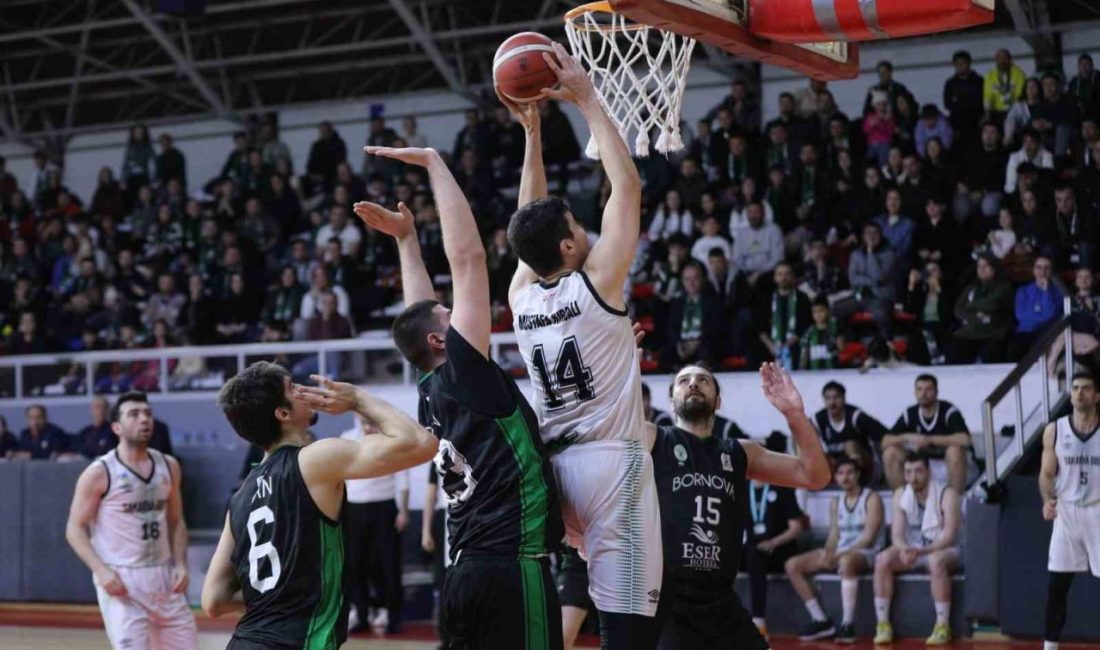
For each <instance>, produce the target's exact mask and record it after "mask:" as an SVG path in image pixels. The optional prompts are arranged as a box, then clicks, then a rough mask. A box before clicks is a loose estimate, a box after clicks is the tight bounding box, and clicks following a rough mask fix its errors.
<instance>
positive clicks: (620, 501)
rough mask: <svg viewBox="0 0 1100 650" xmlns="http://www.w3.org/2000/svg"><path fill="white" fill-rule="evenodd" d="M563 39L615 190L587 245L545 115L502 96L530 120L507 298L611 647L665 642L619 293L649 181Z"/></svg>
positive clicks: (644, 456) (569, 80) (576, 98)
mask: <svg viewBox="0 0 1100 650" xmlns="http://www.w3.org/2000/svg"><path fill="white" fill-rule="evenodd" d="M554 50H555V52H556V54H557V61H554V59H552V58H551V57H549V56H545V59H546V61H547V65H548V66H550V68H551V69H552V70H554V72H555V74H556V75H557V77H558V81H559V82H560V87H559V88H557V89H546V90H544V91H543V92H544V93H545V94H546V95H547V96H549V97H551V98H553V99H557V100H562V101H568V102H571V103H573V104H576V105H577V108H578V109H579V110H580V113H581V116H582V117H583V118H584V120H585V122H586V123H587V124H588V126H589V128H590V129H591V131H592V135H593V137H594V138H595V141H596V143H597V145H598V146H599V150H600V158H601V163H602V165H603V168H604V171H605V172H606V173H607V177H608V180H609V182H610V184H611V194H610V196H609V198H608V200H607V205H606V208H605V209H604V212H603V221H602V224H603V225H602V231H601V237H600V239H599V241H598V242H596V243H595V244H594V245H592V246H591V247H589V243H588V233H587V232H585V230H584V228H583V227H582V226H581V225H580V224H578V223H577V221H576V219H575V218H574V215H573V213H572V211H571V210H570V209H569V206H568V205H567V204H566V203H565V202H564V201H562V200H561V199H558V198H547V192H546V173H545V169H544V167H543V161H542V149H541V144H540V141H539V127H538V124H539V123H538V121H537V120H536V119H534V118H533V117H525V115H524V113H523V112H522V111H521V110H520V109H519V108H518V107H516V106H515V105H513V104H511V103H510V102H505V103H506V104H507V105H509V108H510V109H511V110H512V112H513V113H516V114H517V115H519V118H520V121H521V122H523V123H524V124H525V126H526V127H527V129H526V130H527V143H526V152H525V154H524V165H523V174H522V176H521V179H520V197H519V205H520V207H519V209H518V210H517V211H516V212H515V214H513V215H512V218H511V221H510V223H509V226H508V241H509V242H510V243H511V245H512V249H513V250H514V251H515V252H516V255H517V256H518V257H519V259H520V260H521V263H520V264H519V266H518V267H517V270H516V274H515V276H514V277H513V279H512V284H511V286H510V287H509V292H508V296H509V304H510V305H511V307H512V313H513V321H514V324H515V330H516V339H517V342H518V343H519V348H520V353H521V354H522V355H523V359H524V362H525V363H526V365H527V371H528V374H529V376H530V377H531V378H532V384H533V385H534V389H535V393H536V395H537V399H536V400H535V402H534V403H533V406H534V408H535V410H536V412H537V414H538V416H539V427H540V429H541V435H542V439H543V441H544V442H545V443H546V444H547V446H548V447H550V448H551V449H553V450H554V451H555V455H554V456H553V457H552V459H551V460H552V462H553V467H554V476H555V478H556V479H557V482H558V486H559V488H560V489H561V504H562V514H563V518H564V521H565V526H566V531H567V533H568V537H569V543H570V545H571V546H573V547H574V548H577V549H578V550H579V551H581V553H582V555H584V556H585V557H586V558H587V559H588V578H589V593H590V594H591V596H592V600H593V601H594V602H595V603H596V607H597V608H598V610H599V615H600V629H601V634H602V635H603V643H604V646H605V647H607V648H611V649H612V650H619V649H620V648H623V649H629V650H645V649H646V648H652V647H653V646H654V644H655V642H656V640H655V639H654V637H653V634H652V633H651V631H650V630H651V628H652V617H653V616H654V615H655V614H656V611H657V603H658V602H659V600H660V588H661V572H662V558H661V531H660V528H659V527H658V526H657V522H658V521H659V519H660V510H659V508H660V506H659V504H658V501H657V492H656V489H655V486H654V484H653V461H652V458H651V457H650V455H649V450H650V443H651V440H647V439H646V438H647V434H646V432H647V430H648V429H647V423H646V422H645V419H644V413H643V410H642V390H641V371H640V368H639V362H638V352H637V349H636V347H635V345H636V344H635V341H634V333H633V331H632V329H631V325H630V320H629V318H628V317H627V312H626V304H625V301H624V296H623V287H624V285H625V283H626V279H627V276H628V274H629V271H630V266H631V264H632V263H633V261H634V253H635V250H636V248H637V243H638V236H639V233H640V232H641V189H642V182H641V178H640V177H639V175H638V170H637V168H636V167H635V165H634V161H633V159H632V158H631V156H630V152H629V150H628V149H627V148H626V144H625V143H624V142H623V140H622V137H621V136H620V135H619V132H618V130H617V129H616V128H615V125H614V124H613V123H612V122H611V119H610V118H608V116H607V114H606V113H605V112H604V109H603V107H602V106H601V104H600V102H599V99H598V97H597V95H596V90H595V88H594V87H593V86H592V81H591V80H590V79H589V78H588V75H587V74H586V73H585V71H584V68H583V67H581V65H580V63H578V62H577V61H576V60H575V59H574V58H573V57H572V56H570V55H569V53H568V52H566V51H565V48H563V47H562V46H561V45H560V44H557V43H555V44H554ZM502 101H503V100H502ZM590 248H591V252H589V249H590Z"/></svg>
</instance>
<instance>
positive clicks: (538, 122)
mask: <svg viewBox="0 0 1100 650" xmlns="http://www.w3.org/2000/svg"><path fill="white" fill-rule="evenodd" d="M497 97H499V98H500V102H501V103H502V104H504V105H505V106H507V107H508V110H509V111H511V113H512V115H514V116H515V117H516V119H517V120H518V121H519V123H520V124H521V125H523V133H524V140H525V144H524V148H523V172H522V173H521V174H520V177H519V205H518V207H521V208H522V207H523V206H525V205H527V204H528V203H530V202H531V201H535V200H537V199H545V198H546V197H547V195H548V194H549V192H548V191H547V189H546V165H545V163H544V162H543V160H542V119H541V118H540V117H539V107H538V102H528V103H526V104H517V103H515V102H513V101H512V100H510V99H508V98H507V97H505V96H504V95H503V94H501V92H500V90H497ZM535 280H538V275H537V274H536V273H535V272H534V271H532V270H531V267H530V266H527V264H525V263H524V262H523V260H520V261H519V264H518V265H517V266H516V272H515V274H514V275H513V276H512V282H511V284H510V285H509V286H508V302H509V304H511V302H512V296H513V295H514V294H515V293H516V292H518V291H519V290H520V289H522V288H523V287H525V286H527V285H529V284H531V283H532V282H534V281H535Z"/></svg>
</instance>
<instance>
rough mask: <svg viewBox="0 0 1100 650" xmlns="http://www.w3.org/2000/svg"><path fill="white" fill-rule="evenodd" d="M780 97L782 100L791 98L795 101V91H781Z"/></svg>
mask: <svg viewBox="0 0 1100 650" xmlns="http://www.w3.org/2000/svg"><path fill="white" fill-rule="evenodd" d="M779 99H780V100H784V99H789V100H791V101H792V102H793V101H794V94H793V93H788V92H782V93H779Z"/></svg>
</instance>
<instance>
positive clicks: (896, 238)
mask: <svg viewBox="0 0 1100 650" xmlns="http://www.w3.org/2000/svg"><path fill="white" fill-rule="evenodd" d="M885 208H886V212H884V213H883V214H881V215H879V216H878V217H876V218H875V223H876V224H878V226H879V228H881V229H882V234H883V236H885V237H886V241H887V242H889V244H890V248H891V249H893V251H894V255H895V256H896V257H897V260H898V261H899V262H900V263H902V264H904V263H905V262H906V261H907V260H908V259H909V255H910V253H912V250H913V220H912V219H910V218H909V217H907V216H905V215H903V214H902V213H901V210H902V201H901V191H900V190H898V189H896V188H890V189H889V190H887V191H886V203H885Z"/></svg>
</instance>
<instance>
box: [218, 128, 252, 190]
mask: <svg viewBox="0 0 1100 650" xmlns="http://www.w3.org/2000/svg"><path fill="white" fill-rule="evenodd" d="M247 170H248V134H247V133H245V132H244V131H237V132H236V133H234V134H233V150H232V151H230V152H229V155H228V156H226V157H225V162H224V163H223V164H222V171H221V173H220V174H218V179H219V180H239V179H241V178H242V177H244V175H245V173H246V171H247Z"/></svg>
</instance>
